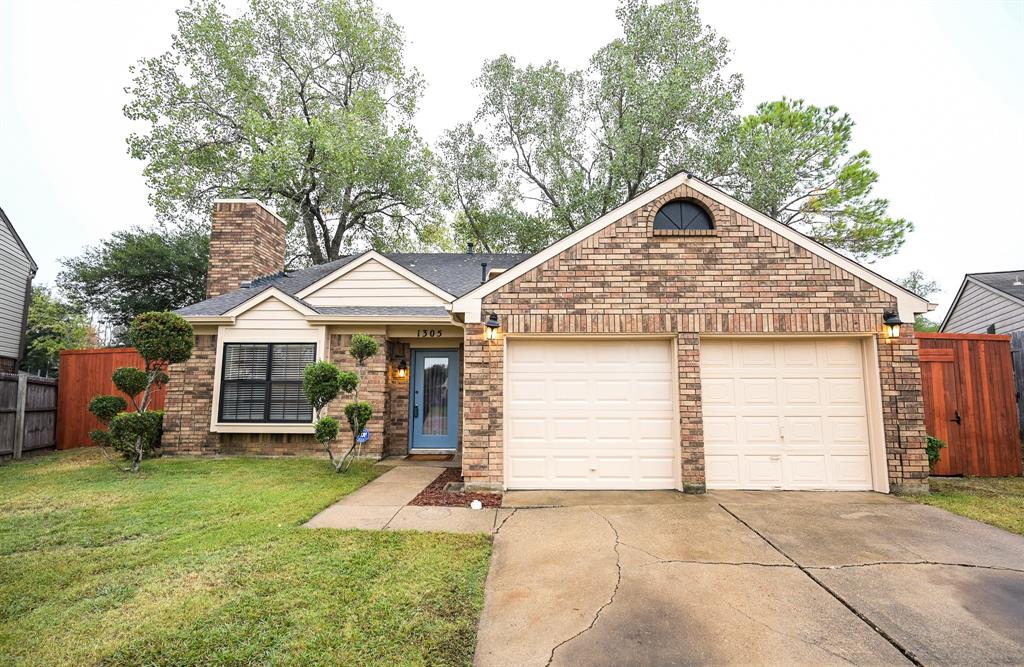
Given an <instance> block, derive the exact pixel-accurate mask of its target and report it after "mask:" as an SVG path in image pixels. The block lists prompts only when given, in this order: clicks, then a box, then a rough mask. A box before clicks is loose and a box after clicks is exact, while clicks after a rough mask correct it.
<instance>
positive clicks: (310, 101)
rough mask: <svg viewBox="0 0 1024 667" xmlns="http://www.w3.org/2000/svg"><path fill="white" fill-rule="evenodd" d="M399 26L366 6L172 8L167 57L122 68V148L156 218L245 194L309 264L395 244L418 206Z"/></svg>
mask: <svg viewBox="0 0 1024 667" xmlns="http://www.w3.org/2000/svg"><path fill="white" fill-rule="evenodd" d="M404 48H405V43H404V37H403V34H402V30H401V28H400V27H399V26H398V25H397V24H396V23H395V22H394V21H393V20H392V19H391V17H390V16H388V15H387V14H383V13H381V12H378V11H377V10H375V8H374V6H373V4H372V2H370V1H369V0H323V1H321V0H250V2H249V5H248V10H247V11H245V12H244V13H242V14H241V15H239V16H230V15H228V14H227V13H226V12H225V11H224V8H223V7H222V6H221V4H220V3H219V2H218V1H217V0H194V1H193V2H191V3H190V4H189V6H188V7H187V8H186V9H182V10H179V11H178V32H177V34H175V35H174V36H173V38H172V46H171V48H170V50H169V51H168V52H166V53H164V54H163V55H160V56H157V57H154V58H146V59H143V60H141V61H140V62H139V63H138V64H137V65H136V66H135V67H133V69H132V72H133V74H134V79H133V81H132V85H131V86H129V87H128V89H127V92H128V93H129V95H130V96H131V98H132V99H131V101H130V102H129V103H128V104H127V105H126V106H125V109H124V112H125V115H126V116H127V117H128V118H130V119H132V120H135V121H140V122H142V123H145V124H147V125H148V130H146V131H145V132H141V133H136V134H132V135H131V136H130V137H129V139H128V145H129V148H130V153H131V155H132V156H133V157H135V158H137V159H140V160H145V161H146V163H147V164H146V167H145V170H144V173H145V176H146V178H147V180H148V182H149V184H150V186H151V187H152V188H153V192H152V194H151V196H150V200H151V203H152V204H153V206H154V207H155V208H156V209H157V211H158V214H159V215H160V216H161V218H162V219H165V220H166V219H170V220H176V219H182V218H184V217H186V216H187V215H188V214H192V215H194V216H201V217H205V215H206V213H207V211H208V210H209V205H210V201H211V199H213V198H215V197H256V198H259V199H262V200H264V201H269V202H271V203H272V204H274V205H275V206H276V208H277V210H278V211H279V212H280V213H281V214H282V215H283V216H284V217H285V218H286V219H287V220H289V221H290V222H293V223H297V227H298V229H299V233H300V235H301V238H302V239H303V241H304V245H305V248H304V252H303V253H302V254H304V255H305V256H306V258H307V259H309V260H311V261H312V262H314V263H317V264H319V263H323V262H327V261H330V260H333V259H336V258H338V257H339V256H341V255H342V254H344V253H345V252H346V251H347V250H348V249H349V247H350V246H351V245H352V244H353V243H356V242H359V241H365V242H369V243H370V244H373V245H374V246H375V247H380V246H381V245H392V244H396V243H401V241H402V240H403V239H406V238H407V237H408V236H409V235H410V234H411V232H412V231H413V230H412V229H411V227H410V223H411V222H412V221H413V220H414V218H416V215H417V213H418V212H419V211H420V210H421V209H423V208H424V207H425V206H427V204H428V203H429V202H430V196H429V192H430V182H431V168H430V154H429V151H428V150H427V148H426V147H425V145H424V144H423V142H422V141H421V140H420V138H419V136H418V134H417V132H416V130H415V128H414V127H413V125H412V117H413V113H414V111H415V108H416V104H417V102H418V100H419V97H420V95H421V92H422V87H423V85H422V81H421V79H420V76H419V74H418V73H417V72H416V71H415V70H413V69H410V68H408V67H407V66H406V65H405V62H404Z"/></svg>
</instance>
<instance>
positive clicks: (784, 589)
mask: <svg viewBox="0 0 1024 667" xmlns="http://www.w3.org/2000/svg"><path fill="white" fill-rule="evenodd" d="M505 504H506V505H507V506H512V507H517V509H516V510H515V512H514V513H512V514H510V515H508V517H507V518H506V519H505V521H504V523H503V524H502V525H501V527H500V529H499V530H498V532H497V534H496V535H495V543H494V556H493V559H492V563H491V571H490V574H489V576H488V580H487V593H486V602H485V605H484V613H483V617H482V619H481V623H480V630H479V637H478V645H477V653H476V658H475V662H476V664H477V665H481V666H484V665H549V664H550V665H617V666H624V665H691V664H715V665H719V664H743V665H757V664H777V665H828V664H857V665H875V664H886V665H892V664H924V665H933V664H935V665H938V664H946V665H963V664H970V665H972V666H976V665H981V664H1022V663H1024V538H1022V537H1019V536H1016V535H1013V534H1010V533H1007V532H1004V531H1002V530H999V529H997V528H993V527H990V526H987V525H984V524H981V523H977V522H975V521H971V520H969V519H965V518H962V517H958V516H955V515H953V514H949V513H947V512H944V511H942V510H939V509H936V508H932V507H926V506H923V505H916V504H912V503H908V502H904V501H902V500H899V499H897V498H892V497H889V496H884V495H880V494H873V493H808V492H756V493H755V492H739V491H738V492H715V493H709V494H708V495H706V496H702V497H696V496H684V495H682V494H678V493H674V492H603V493H589V492H559V493H551V492H518V493H510V494H508V495H507V496H506V501H505Z"/></svg>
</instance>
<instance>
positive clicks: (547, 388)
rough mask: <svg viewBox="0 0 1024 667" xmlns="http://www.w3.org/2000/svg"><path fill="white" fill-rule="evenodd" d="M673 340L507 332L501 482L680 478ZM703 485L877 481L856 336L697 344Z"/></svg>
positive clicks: (637, 482)
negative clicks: (513, 335) (512, 335)
mask: <svg viewBox="0 0 1024 667" xmlns="http://www.w3.org/2000/svg"><path fill="white" fill-rule="evenodd" d="M674 366H675V356H674V348H673V346H672V345H671V343H670V342H669V341H665V340H650V339H633V340H599V339H598V340H589V341H585V340H556V339H519V340H516V339H510V340H509V341H508V357H507V387H506V405H505V411H506V414H505V416H506V419H505V424H506V428H507V443H506V447H507V468H506V486H508V488H510V489H669V488H678V487H679V485H680V482H679V474H678V470H679V458H678V451H677V450H678V446H677V443H678V435H677V433H678V429H677V426H676V419H677V417H676V409H675V404H676V401H677V396H678V389H677V385H676V375H675V371H674ZM701 385H702V399H703V411H704V455H705V468H706V476H707V485H708V488H741V489H778V488H784V489H848V490H861V489H870V488H871V465H870V456H869V446H868V418H867V411H866V398H865V397H866V393H865V387H864V371H863V362H862V358H861V344H860V342H859V341H857V340H828V339H825V340H809V339H804V340H791V341H779V340H762V341H756V340H750V339H746V340H724V339H723V340H705V341H702V343H701Z"/></svg>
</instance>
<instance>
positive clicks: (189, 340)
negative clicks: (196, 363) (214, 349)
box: [128, 312, 195, 367]
mask: <svg viewBox="0 0 1024 667" xmlns="http://www.w3.org/2000/svg"><path fill="white" fill-rule="evenodd" d="M128 340H129V341H130V342H131V344H132V345H133V346H134V347H135V349H136V350H138V351H139V354H141V355H142V358H143V359H145V360H146V365H147V367H149V366H152V365H153V364H160V365H165V364H180V363H181V362H183V361H188V359H189V357H191V356H192V346H193V345H194V344H195V332H193V331H192V325H191V324H189V323H188V322H186V321H185V320H184V319H183V318H181V317H179V316H178V315H175V314H174V313H157V312H152V313H143V314H142V315H139V316H138V317H136V318H135V320H134V321H133V322H132V325H131V327H130V328H129V329H128Z"/></svg>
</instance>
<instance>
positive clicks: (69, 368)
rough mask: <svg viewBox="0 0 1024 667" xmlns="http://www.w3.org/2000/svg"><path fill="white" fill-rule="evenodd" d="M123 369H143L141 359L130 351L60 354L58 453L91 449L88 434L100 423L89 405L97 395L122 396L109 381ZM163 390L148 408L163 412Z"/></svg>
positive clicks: (164, 394)
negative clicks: (133, 367) (79, 448)
mask: <svg viewBox="0 0 1024 667" xmlns="http://www.w3.org/2000/svg"><path fill="white" fill-rule="evenodd" d="M122 366H135V367H136V368H144V367H145V362H144V361H143V359H142V356H141V355H140V354H139V353H138V352H136V351H135V348H132V347H119V348H97V349H93V350H63V351H62V352H61V353H60V387H61V391H60V395H59V400H58V409H57V417H58V419H57V449H71V448H73V447H88V446H92V441H90V440H89V431H91V430H93V429H95V428H99V427H100V423H99V422H98V421H96V418H95V417H93V416H92V413H91V412H89V401H91V400H92V397H93V396H97V395H99V394H114V395H116V396H121V395H122V394H121V392H119V391H118V390H117V389H116V388H115V387H114V382H113V380H111V379H110V376H111V374H113V372H114V369H116V368H120V367H122ZM166 393H167V392H166V389H165V388H161V389H160V390H159V391H157V392H155V393H154V394H153V397H152V399H151V401H150V404H149V408H150V409H151V410H162V409H163V407H164V399H165V397H166Z"/></svg>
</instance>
